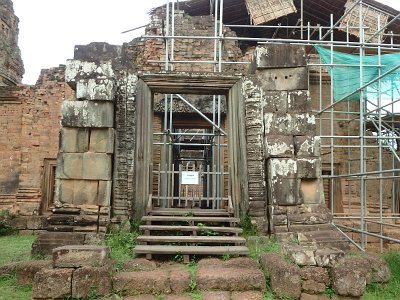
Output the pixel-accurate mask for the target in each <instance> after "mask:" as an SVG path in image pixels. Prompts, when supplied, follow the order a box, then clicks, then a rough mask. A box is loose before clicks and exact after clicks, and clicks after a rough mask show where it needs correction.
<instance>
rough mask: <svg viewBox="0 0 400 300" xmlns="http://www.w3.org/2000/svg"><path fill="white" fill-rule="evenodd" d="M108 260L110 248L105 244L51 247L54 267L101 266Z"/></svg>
mask: <svg viewBox="0 0 400 300" xmlns="http://www.w3.org/2000/svg"><path fill="white" fill-rule="evenodd" d="M109 260H110V248H109V247H105V246H94V245H74V246H63V247H59V248H56V249H53V266H54V267H55V268H79V267H102V266H104V265H105V264H107V263H109Z"/></svg>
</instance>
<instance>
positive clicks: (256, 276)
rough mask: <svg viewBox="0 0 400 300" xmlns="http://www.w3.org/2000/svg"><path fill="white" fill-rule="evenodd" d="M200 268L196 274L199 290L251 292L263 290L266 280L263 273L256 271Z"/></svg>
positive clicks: (233, 268)
mask: <svg viewBox="0 0 400 300" xmlns="http://www.w3.org/2000/svg"><path fill="white" fill-rule="evenodd" d="M215 270H216V268H214V267H199V268H198V270H197V274H196V282H197V288H198V289H199V290H211V289H215V290H228V291H249V290H263V289H264V288H265V278H264V275H263V273H262V272H261V271H259V270H255V269H246V268H235V267H226V268H218V269H217V270H218V272H216V271H215Z"/></svg>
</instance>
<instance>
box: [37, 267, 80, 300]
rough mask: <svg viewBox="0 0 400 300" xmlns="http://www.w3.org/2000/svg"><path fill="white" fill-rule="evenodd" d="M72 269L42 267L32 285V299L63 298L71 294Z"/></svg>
mask: <svg viewBox="0 0 400 300" xmlns="http://www.w3.org/2000/svg"><path fill="white" fill-rule="evenodd" d="M73 271H74V269H70V268H62V269H42V270H41V271H39V272H37V273H36V275H35V277H34V280H33V285H32V287H33V288H32V298H33V299H63V298H65V297H69V296H71V280H72V272H73Z"/></svg>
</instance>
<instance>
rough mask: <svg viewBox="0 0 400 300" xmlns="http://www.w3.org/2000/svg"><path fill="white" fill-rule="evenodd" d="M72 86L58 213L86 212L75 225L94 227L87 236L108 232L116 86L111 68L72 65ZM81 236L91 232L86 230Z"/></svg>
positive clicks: (107, 65) (66, 109)
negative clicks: (70, 210) (74, 210)
mask: <svg viewBox="0 0 400 300" xmlns="http://www.w3.org/2000/svg"><path fill="white" fill-rule="evenodd" d="M66 82H67V83H68V84H69V85H70V86H71V88H72V89H74V90H75V98H74V99H71V100H67V101H64V102H63V105H62V120H61V124H62V129H61V135H60V152H59V155H58V161H57V174H56V178H57V180H56V200H55V201H56V203H55V204H56V209H57V208H58V209H60V211H62V209H71V208H73V209H80V213H79V214H78V215H76V216H74V217H73V218H74V220H75V221H76V218H82V217H83V218H84V219H85V220H86V219H87V220H88V222H87V224H86V225H88V226H89V224H90V227H87V228H86V231H97V232H105V228H106V225H107V222H108V220H109V213H110V201H111V191H112V171H113V167H112V159H113V153H114V129H113V127H114V103H113V101H114V94H115V89H116V88H115V86H116V84H115V76H114V72H113V69H112V66H111V62H100V63H94V62H82V61H79V60H70V61H68V65H67V70H66ZM82 215H83V216H82ZM89 219H90V220H89ZM83 223H85V222H83ZM82 225H83V227H85V224H82ZM78 228H79V227H78ZM75 229H76V228H74V230H75ZM80 230H84V231H85V229H84V228H82V226H81V227H80Z"/></svg>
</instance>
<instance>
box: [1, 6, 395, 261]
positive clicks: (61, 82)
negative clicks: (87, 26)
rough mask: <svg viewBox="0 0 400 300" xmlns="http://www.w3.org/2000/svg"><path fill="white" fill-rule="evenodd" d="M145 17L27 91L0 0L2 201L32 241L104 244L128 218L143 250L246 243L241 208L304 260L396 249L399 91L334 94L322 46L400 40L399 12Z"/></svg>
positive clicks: (391, 47)
mask: <svg viewBox="0 0 400 300" xmlns="http://www.w3.org/2000/svg"><path fill="white" fill-rule="evenodd" d="M322 2H323V5H322V4H321V3H322ZM328 2H329V3H328ZM325 4H326V5H325ZM328 4H329V5H328ZM150 15H151V22H150V23H149V24H148V25H147V27H146V32H145V35H144V36H142V37H138V38H136V39H134V40H132V41H131V42H129V43H125V44H123V45H122V46H115V45H109V44H106V43H91V44H89V45H78V46H76V47H75V53H74V58H73V59H71V60H68V61H67V63H66V65H65V66H64V65H60V66H59V67H56V68H53V69H48V70H43V71H42V73H41V75H40V77H39V79H38V81H37V83H36V85H34V86H25V85H20V84H19V82H20V80H21V76H22V74H23V66H22V62H21V58H20V56H19V50H18V46H17V34H18V19H17V17H16V16H15V15H14V13H13V9H12V3H11V1H10V0H0V19H1V26H2V31H0V35H1V37H2V39H1V43H2V44H0V46H1V48H0V85H1V86H0V117H1V119H0V130H1V136H0V150H1V154H0V170H1V172H0V209H7V210H9V211H11V212H12V213H13V214H14V215H15V217H14V218H13V219H12V222H13V225H14V226H15V227H17V228H18V229H19V230H20V232H21V233H24V234H38V238H37V240H36V242H35V243H34V246H33V251H34V252H36V253H51V251H52V249H54V248H56V247H60V246H65V245H85V244H94V243H97V242H98V241H99V240H101V239H102V238H104V234H105V233H106V230H107V227H108V226H111V225H115V224H123V223H124V222H125V221H126V220H129V219H133V218H137V219H141V220H142V224H143V225H142V226H141V235H140V236H139V237H138V242H139V243H138V245H137V246H136V248H135V252H136V254H143V255H146V256H147V258H151V257H152V256H153V255H158V254H176V253H181V254H183V255H184V256H185V258H187V255H192V254H197V255H208V254H217V255H223V254H225V253H230V254H241V255H246V254H247V252H248V249H247V247H246V240H245V239H244V238H242V237H240V233H241V229H240V228H239V227H240V226H238V225H239V224H238V223H239V221H240V219H242V220H244V219H246V220H247V219H249V220H250V222H251V223H252V224H253V225H254V226H255V227H256V228H257V230H258V232H259V234H260V235H275V236H277V237H278V238H279V239H282V240H288V239H293V237H295V238H296V239H297V241H298V244H296V245H292V246H288V248H287V249H286V250H287V252H288V253H290V254H293V257H297V258H298V257H300V256H301V258H299V260H300V262H299V263H300V264H310V265H324V264H325V265H330V264H331V263H332V261H330V259H332V258H333V257H334V259H336V258H337V257H341V256H342V254H343V251H347V250H349V249H350V245H353V246H354V247H358V248H360V249H365V248H369V249H381V250H382V249H383V248H387V249H397V248H398V243H399V242H400V240H399V238H398V234H399V232H398V229H397V228H396V226H397V225H396V224H397V222H398V216H399V212H400V211H399V193H398V191H399V185H398V172H399V169H398V161H399V160H398V146H397V140H398V126H397V125H398V118H397V113H396V105H395V103H396V102H397V100H396V99H397V98H395V96H394V94H393V93H392V97H391V98H390V99H389V100H388V98H385V99H384V100H382V97H380V98H379V97H378V99H375V98H373V97H372V98H369V96H367V95H369V94H368V92H367V87H368V86H370V84H371V83H369V82H362V81H361V83H360V80H359V81H358V83H359V85H358V87H357V88H356V89H355V90H354V93H352V94H351V95H354V94H355V92H357V93H358V94H357V95H358V100H356V101H354V100H353V101H347V99H346V97H344V98H343V99H339V101H337V102H335V101H336V100H338V99H334V87H333V86H334V82H333V80H332V79H331V77H330V75H331V72H333V71H332V70H333V69H334V68H337V67H340V66H341V65H340V64H338V63H335V61H334V56H335V55H336V54H335V52H331V53H332V54H331V57H332V61H331V63H330V64H329V63H328V64H325V63H324V62H323V61H322V60H321V58H320V56H319V53H318V52H317V51H316V50H315V48H314V45H321V46H326V49H330V50H336V51H340V52H343V53H348V54H353V55H354V56H357V57H362V56H363V55H378V57H381V56H383V55H384V54H385V53H388V52H389V53H397V52H398V49H399V45H398V36H397V35H396V32H398V30H399V26H400V21H398V19H397V18H398V12H397V11H396V10H394V9H392V8H390V7H387V6H385V5H382V4H380V3H379V2H377V1H373V0H364V1H353V0H348V1H345V0H340V1H339V0H338V1H335V2H334V3H332V2H330V1H316V0H307V1H306V0H304V1H303V0H302V1H295V0H294V1H292V0H286V1H272V0H270V1H255V0H230V1H229V0H225V1H215V2H214V1H211V2H210V1H207V0H191V1H185V2H179V3H178V2H176V3H175V2H174V1H171V3H170V4H169V5H164V6H162V7H158V8H154V9H153V10H152V11H151V13H150ZM331 16H332V17H331ZM360 17H361V18H360ZM363 22H364V23H363ZM359 61H361V62H360V63H359V66H354V65H352V66H350V67H352V68H357V70H358V72H361V74H362V72H363V69H364V68H365V66H363V65H362V59H359ZM335 64H337V65H335ZM395 72H396V69H393V70H391V72H388V74H393V73H395ZM384 75H386V74H383V72H380V73H379V74H378V77H377V78H375V79H374V81H379V82H381V81H382V84H381V85H384V84H385V83H383V82H384V78H385V77H384ZM392 84H393V83H392ZM382 93H383V92H382ZM378 94H381V92H379V93H378ZM362 95H364V96H362ZM60 121H61V128H60V126H59V124H60ZM241 224H243V223H241ZM204 230H212V231H213V233H216V234H215V235H213V236H207V235H204V234H202V233H203V232H204ZM171 232H172V234H171ZM177 232H179V234H178V235H177ZM304 247H305V248H304ZM300 248H301V249H303V250H301V249H300ZM304 249H306V250H304ZM299 253H300V256H299V255H297V254H299ZM296 255H297V256H296ZM265 260H268V257H265ZM326 260H327V261H326ZM266 265H268V263H266Z"/></svg>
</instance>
